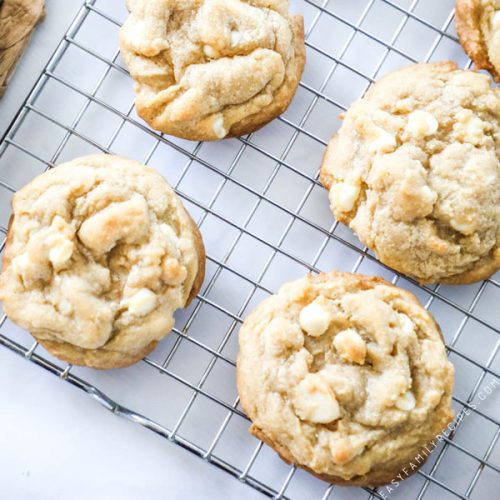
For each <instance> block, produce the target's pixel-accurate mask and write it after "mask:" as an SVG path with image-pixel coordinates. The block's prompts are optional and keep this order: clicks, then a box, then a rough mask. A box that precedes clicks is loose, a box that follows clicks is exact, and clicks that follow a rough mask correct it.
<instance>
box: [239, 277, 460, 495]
mask: <svg viewBox="0 0 500 500" xmlns="http://www.w3.org/2000/svg"><path fill="white" fill-rule="evenodd" d="M239 335H240V336H239V342H240V351H239V353H238V360H237V383H238V392H239V395H240V401H241V405H242V407H243V409H244V411H245V413H246V414H247V415H248V417H249V418H250V419H251V421H252V425H251V428H250V432H251V433H252V434H254V435H255V436H256V437H258V438H259V439H261V440H263V441H264V442H265V443H267V444H268V445H269V446H271V447H272V448H274V449H275V450H276V451H277V452H278V453H279V455H280V456H281V457H282V458H283V459H284V460H285V461H286V462H288V463H292V464H296V465H298V466H299V467H301V468H304V469H306V470H308V471H310V472H312V473H313V474H314V475H316V476H318V477H319V478H321V479H324V480H327V481H330V482H333V483H336V484H344V485H358V486H377V485H382V484H386V483H389V482H390V481H391V480H392V479H393V478H395V477H396V476H397V475H398V474H400V473H402V471H403V469H405V470H406V471H407V473H406V474H407V475H409V474H411V473H413V472H414V471H415V469H416V467H415V466H417V467H418V466H421V465H422V464H423V461H424V457H426V456H428V455H429V454H430V451H429V452H427V451H425V447H426V446H427V445H428V444H429V443H430V442H432V441H433V440H434V439H435V437H436V435H438V434H439V433H440V432H441V431H442V430H443V429H444V428H445V427H446V426H447V425H448V424H449V422H450V421H451V420H452V419H453V415H454V412H453V410H452V408H451V393H452V389H453V379H454V369H453V365H452V364H451V363H450V362H449V361H448V359H447V356H446V350H445V346H444V344H443V340H442V335H441V332H440V329H439V326H438V325H437V324H436V322H435V321H434V319H433V318H432V316H431V315H430V314H429V313H428V312H427V311H426V310H425V309H424V308H423V307H422V306H421V305H420V303H419V302H418V300H417V299H416V298H415V296H414V295H413V294H411V293H409V292H407V291H406V290H403V289H401V288H398V287H396V286H394V285H392V284H390V283H388V282H386V281H385V280H383V279H381V278H376V277H368V276H363V275H359V274H351V273H337V272H332V273H328V274H320V275H318V276H312V275H309V276H307V277H305V278H303V279H299V280H297V281H294V282H292V283H288V284H286V285H284V286H283V287H282V288H281V289H280V290H279V292H278V293H277V294H276V295H273V296H271V297H269V298H267V299H266V300H264V301H263V302H262V303H261V304H260V305H259V306H257V308H256V309H255V310H254V311H253V312H252V313H251V314H250V315H249V316H248V318H247V319H246V320H245V321H244V323H243V326H242V327H241V330H240V334H239ZM417 456H419V457H420V458H419V459H418V460H417V459H416V458H415V457H417ZM410 463H412V464H414V465H413V467H411V466H410ZM404 477H406V476H404Z"/></svg>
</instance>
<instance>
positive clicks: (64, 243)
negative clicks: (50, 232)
mask: <svg viewBox="0 0 500 500" xmlns="http://www.w3.org/2000/svg"><path fill="white" fill-rule="evenodd" d="M74 246H75V245H74V244H73V242H72V241H70V240H67V239H65V238H58V241H57V242H55V244H54V246H53V247H52V248H51V249H50V250H49V260H50V262H52V264H53V265H54V267H56V268H59V267H62V266H64V264H66V263H67V262H68V261H69V259H71V256H72V255H73V249H74Z"/></svg>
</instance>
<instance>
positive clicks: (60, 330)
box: [0, 155, 204, 368]
mask: <svg viewBox="0 0 500 500" xmlns="http://www.w3.org/2000/svg"><path fill="white" fill-rule="evenodd" d="M203 267H204V252H203V245H202V243H201V238H200V236H199V233H198V229H197V228H196V225H195V224H194V222H193V221H192V219H191V218H190V216H189V215H188V213H187V212H186V211H185V209H184V207H183V206H182V204H181V202H180V200H179V198H178V197H177V195H176V194H175V193H174V192H173V191H172V189H171V188H170V186H169V185H168V184H167V183H166V181H165V180H164V179H163V177H161V176H160V175H159V174H157V173H156V172H155V171H154V170H153V169H151V168H149V167H146V166H144V165H141V164H139V163H137V162H135V161H132V160H127V159H124V158H119V157H115V156H108V155H96V156H88V157H83V158H79V159H77V160H74V161H72V162H69V163H66V164H64V165H61V166H59V167H56V168H54V169H52V170H49V171H48V172H46V173H44V174H42V175H40V176H38V177H36V178H35V179H34V180H33V181H31V182H30V183H29V184H28V185H27V186H25V187H24V188H23V189H21V190H20V191H18V192H17V193H16V195H15V196H14V200H13V219H12V221H11V225H10V228H9V234H8V242H7V248H6V250H5V255H4V259H3V272H2V275H1V276H0V299H1V300H3V307H4V311H5V313H6V314H7V315H8V316H9V318H10V319H12V320H13V321H14V322H16V323H17V324H19V325H20V326H22V327H23V328H25V329H26V330H28V331H30V332H32V333H33V335H34V336H35V337H36V338H37V339H38V340H40V341H41V342H42V344H44V345H47V346H49V350H51V349H50V346H54V350H55V351H56V354H57V353H59V354H61V357H62V358H63V359H69V360H70V362H74V363H79V361H80V362H81V364H90V365H93V366H98V367H99V368H103V367H107V365H123V364H129V360H130V359H131V358H134V357H135V354H137V355H139V354H141V353H144V350H145V349H147V348H149V347H154V345H155V343H156V342H157V341H158V340H160V339H161V338H162V337H164V336H165V335H166V334H167V333H168V332H169V331H170V330H171V329H172V327H173V325H174V318H173V313H174V311H175V310H176V309H178V308H180V307H184V306H185V305H186V303H187V302H188V300H189V298H190V297H192V294H193V292H194V293H196V290H195V288H196V287H197V286H198V285H197V282H198V281H199V280H200V278H201V280H202V279H203ZM64 351H67V352H66V353H65V352H64Z"/></svg>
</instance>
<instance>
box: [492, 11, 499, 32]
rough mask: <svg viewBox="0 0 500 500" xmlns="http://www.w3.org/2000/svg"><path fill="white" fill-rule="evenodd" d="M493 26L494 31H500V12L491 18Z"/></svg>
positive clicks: (496, 12)
mask: <svg viewBox="0 0 500 500" xmlns="http://www.w3.org/2000/svg"><path fill="white" fill-rule="evenodd" d="M491 24H492V26H493V29H500V10H497V11H495V13H494V14H493V16H492V17H491Z"/></svg>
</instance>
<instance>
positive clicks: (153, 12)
mask: <svg viewBox="0 0 500 500" xmlns="http://www.w3.org/2000/svg"><path fill="white" fill-rule="evenodd" d="M127 6H128V9H129V11H130V16H129V17H128V19H127V21H126V22H125V24H124V25H123V27H122V29H121V33H120V46H121V54H122V56H123V59H124V60H125V63H126V64H127V66H128V68H129V71H130V74H131V76H132V78H133V79H134V80H135V81H136V86H135V91H136V106H137V110H138V113H139V115H140V116H141V117H142V118H143V119H144V120H146V121H147V122H148V123H149V124H150V125H151V126H152V127H154V128H155V129H157V130H160V131H162V132H165V133H167V134H172V135H175V136H177V137H182V138H184V139H191V140H217V139H223V138H225V137H235V136H240V135H245V134H248V133H250V132H253V131H254V130H257V129H258V128H260V127H262V126H263V125H265V124H266V123H268V122H269V121H271V120H272V119H273V118H275V117H276V116H278V115H280V114H281V113H283V112H284V111H285V109H286V108H287V107H288V105H289V104H290V101H291V99H292V97H293V95H294V94H295V91H296V89H297V86H298V84H299V81H300V77H301V75H302V71H303V69H304V63H305V46H304V26H303V19H302V16H291V15H290V14H289V13H288V1H287V0H127Z"/></svg>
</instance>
